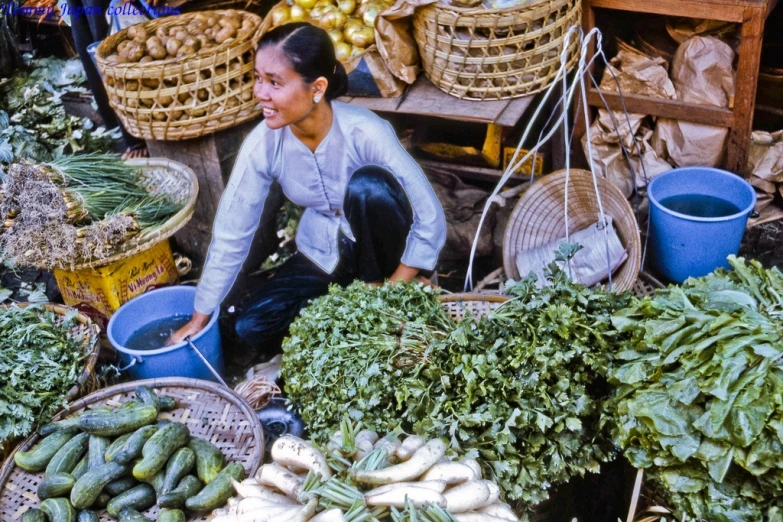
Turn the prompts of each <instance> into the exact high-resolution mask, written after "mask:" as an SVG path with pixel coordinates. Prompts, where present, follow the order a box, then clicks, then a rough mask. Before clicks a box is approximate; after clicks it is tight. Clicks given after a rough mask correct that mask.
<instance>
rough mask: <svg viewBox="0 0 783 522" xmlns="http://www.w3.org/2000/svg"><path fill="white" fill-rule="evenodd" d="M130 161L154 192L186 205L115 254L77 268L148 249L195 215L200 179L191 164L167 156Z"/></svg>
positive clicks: (96, 265) (123, 245) (117, 258)
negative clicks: (169, 158) (188, 165)
mask: <svg viewBox="0 0 783 522" xmlns="http://www.w3.org/2000/svg"><path fill="white" fill-rule="evenodd" d="M126 163H127V164H128V165H130V166H131V167H138V168H140V169H141V170H142V176H143V180H142V183H143V184H144V186H145V187H146V189H147V190H148V191H149V193H150V194H152V195H161V194H165V195H168V196H169V197H171V198H172V199H173V200H174V202H175V203H179V204H182V205H183V207H182V208H181V209H180V210H179V212H177V213H176V214H174V215H173V216H171V217H170V218H169V219H168V220H167V221H166V222H165V223H163V224H162V225H159V226H157V227H155V228H151V229H148V230H145V231H144V232H142V233H141V234H139V235H137V236H134V237H133V238H131V239H130V240H129V241H126V242H125V243H123V244H122V246H121V247H120V248H119V249H118V250H117V252H116V253H115V254H114V255H112V256H111V257H107V258H105V259H101V260H98V261H90V262H86V263H81V264H77V265H75V266H74V269H75V270H81V269H83V268H95V267H99V266H104V265H108V264H110V263H113V262H114V261H119V260H120V259H125V258H128V257H130V256H132V255H134V254H137V253H139V252H142V251H144V250H148V249H149V248H151V247H153V246H155V245H157V244H158V243H160V242H161V241H165V240H166V239H168V238H169V237H171V236H173V235H174V234H175V233H176V232H177V231H178V230H179V229H181V228H182V227H184V226H185V225H187V223H188V221H190V218H191V217H193V211H194V210H195V208H196V199H197V198H198V178H197V177H196V174H195V172H193V170H192V169H191V168H190V167H187V166H185V165H183V164H182V163H177V162H176V161H171V160H167V159H163V158H144V159H132V160H128V161H127V162H126Z"/></svg>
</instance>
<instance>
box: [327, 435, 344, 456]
mask: <svg viewBox="0 0 783 522" xmlns="http://www.w3.org/2000/svg"><path fill="white" fill-rule="evenodd" d="M342 449H343V434H342V433H340V432H339V431H336V432H334V433H332V436H331V437H329V442H327V443H326V450H327V451H330V452H331V451H342Z"/></svg>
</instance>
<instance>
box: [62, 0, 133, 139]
mask: <svg viewBox="0 0 783 522" xmlns="http://www.w3.org/2000/svg"><path fill="white" fill-rule="evenodd" d="M109 3H110V0H68V8H69V9H70V10H71V12H72V13H78V14H75V15H72V16H71V34H72V35H73V43H74V44H75V45H76V52H77V53H78V54H79V60H81V62H82V66H83V67H84V73H85V75H86V76H87V84H88V85H89V86H90V90H91V91H92V95H93V97H94V98H95V104H96V105H97V106H98V113H99V114H100V115H101V118H103V121H104V123H105V124H106V128H107V129H113V128H114V127H119V128H120V130H121V131H122V136H123V138H124V139H125V144H126V145H127V146H129V147H130V146H134V145H138V144H141V143H144V142H143V140H140V139H138V138H134V137H133V136H131V135H130V134H128V132H127V131H126V130H125V129H124V128H123V126H122V125H121V124H120V121H119V119H117V115H116V114H115V113H114V109H112V108H111V105H110V104H109V97H108V95H107V94H106V88H105V87H104V86H103V81H102V80H101V75H100V73H99V72H98V69H97V67H95V64H94V63H93V61H92V58H90V54H89V53H88V52H87V46H88V45H90V44H92V43H95V42H98V41H100V40H103V39H104V38H106V37H107V36H108V34H109V24H108V22H107V21H106V11H107V10H108V8H109ZM82 8H83V10H82Z"/></svg>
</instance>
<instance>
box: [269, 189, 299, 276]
mask: <svg viewBox="0 0 783 522" xmlns="http://www.w3.org/2000/svg"><path fill="white" fill-rule="evenodd" d="M303 213H304V209H303V208H302V207H300V206H298V205H296V204H294V203H291V202H290V201H286V202H285V203H283V206H282V207H280V210H279V211H278V213H277V218H276V223H277V237H278V238H279V239H280V243H278V245H277V250H276V251H275V252H273V253H272V254H270V255H269V257H267V258H266V259H265V260H264V262H263V263H262V264H261V270H271V269H273V268H277V267H278V266H280V265H282V264H283V263H285V262H286V261H287V260H288V259H289V258H290V257H291V256H292V255H294V253H295V252H296V243H295V242H294V239H295V238H296V229H297V228H299V221H300V220H301V219H302V214H303Z"/></svg>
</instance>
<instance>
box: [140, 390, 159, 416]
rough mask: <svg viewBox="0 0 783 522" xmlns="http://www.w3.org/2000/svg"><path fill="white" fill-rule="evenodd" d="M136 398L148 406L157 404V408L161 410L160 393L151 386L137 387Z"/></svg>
mask: <svg viewBox="0 0 783 522" xmlns="http://www.w3.org/2000/svg"><path fill="white" fill-rule="evenodd" d="M136 398H138V399H139V401H141V403H142V404H146V405H148V406H155V409H156V410H158V411H160V400H159V399H158V395H157V394H156V393H155V391H154V390H153V389H152V388H150V387H149V386H139V387H137V388H136Z"/></svg>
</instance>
